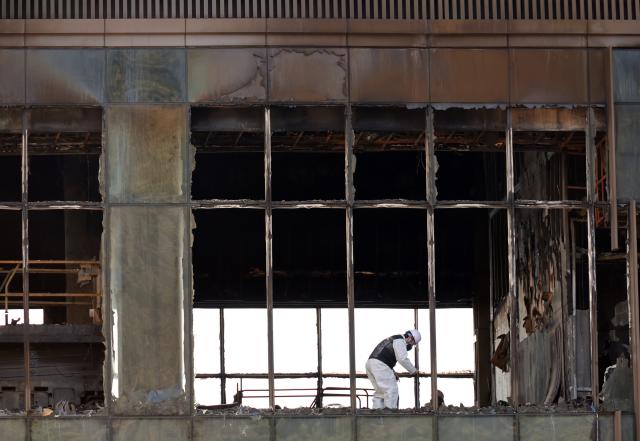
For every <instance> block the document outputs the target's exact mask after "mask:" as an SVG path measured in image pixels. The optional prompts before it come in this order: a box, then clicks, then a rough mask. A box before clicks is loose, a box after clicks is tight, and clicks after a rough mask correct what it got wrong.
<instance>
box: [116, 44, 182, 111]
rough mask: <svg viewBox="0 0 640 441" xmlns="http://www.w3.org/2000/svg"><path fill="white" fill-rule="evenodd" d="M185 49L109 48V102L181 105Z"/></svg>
mask: <svg viewBox="0 0 640 441" xmlns="http://www.w3.org/2000/svg"><path fill="white" fill-rule="evenodd" d="M185 73H186V57H185V50H184V49H109V50H108V51H107V100H108V101H109V102H111V103H171V102H182V101H184V99H185V90H186V84H185V83H186V78H185Z"/></svg>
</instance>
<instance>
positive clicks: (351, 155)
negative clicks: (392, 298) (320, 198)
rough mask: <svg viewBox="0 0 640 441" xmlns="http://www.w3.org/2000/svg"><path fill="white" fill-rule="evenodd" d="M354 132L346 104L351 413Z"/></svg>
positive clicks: (353, 401)
mask: <svg viewBox="0 0 640 441" xmlns="http://www.w3.org/2000/svg"><path fill="white" fill-rule="evenodd" d="M353 143H354V133H353V127H352V124H351V106H350V105H348V106H347V108H346V113H345V153H344V157H345V168H344V169H345V194H346V198H347V209H346V211H345V224H346V225H345V228H346V244H345V245H346V257H347V262H346V271H347V307H348V317H349V318H348V320H349V389H350V396H351V413H352V414H354V415H355V411H356V354H355V353H356V343H355V342H356V338H355V287H354V279H355V271H354V262H353V201H354V199H355V189H354V187H353V172H354V163H353V162H354V159H355V158H354V153H353Z"/></svg>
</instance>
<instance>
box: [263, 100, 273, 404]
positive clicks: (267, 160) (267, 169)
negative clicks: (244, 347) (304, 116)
mask: <svg viewBox="0 0 640 441" xmlns="http://www.w3.org/2000/svg"><path fill="white" fill-rule="evenodd" d="M264 198H265V212H264V217H265V283H266V289H267V352H268V377H269V407H270V408H271V410H275V392H274V388H275V379H274V378H275V376H274V372H273V371H274V369H273V252H272V245H273V243H272V239H273V236H272V231H273V229H272V220H273V213H272V207H271V110H270V109H269V108H268V107H266V108H265V109H264Z"/></svg>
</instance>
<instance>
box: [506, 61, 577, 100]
mask: <svg viewBox="0 0 640 441" xmlns="http://www.w3.org/2000/svg"><path fill="white" fill-rule="evenodd" d="M510 62H511V79H510V82H511V101H512V102H513V103H517V104H525V103H527V104H554V103H559V104H568V103H586V102H588V99H587V75H586V67H587V53H586V50H582V49H512V50H511V53H510Z"/></svg>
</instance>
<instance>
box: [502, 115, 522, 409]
mask: <svg viewBox="0 0 640 441" xmlns="http://www.w3.org/2000/svg"><path fill="white" fill-rule="evenodd" d="M511 116H512V115H511V108H508V109H507V130H506V133H505V144H506V162H507V164H506V165H507V203H508V204H509V206H508V208H507V254H508V255H507V258H508V262H507V264H508V275H509V299H510V308H509V362H510V364H511V401H512V405H513V406H514V407H517V406H518V404H519V390H518V343H519V340H520V338H519V336H518V323H519V321H520V318H519V311H518V310H519V304H518V291H517V287H516V283H517V278H516V209H515V178H514V154H513V122H512V118H511Z"/></svg>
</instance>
